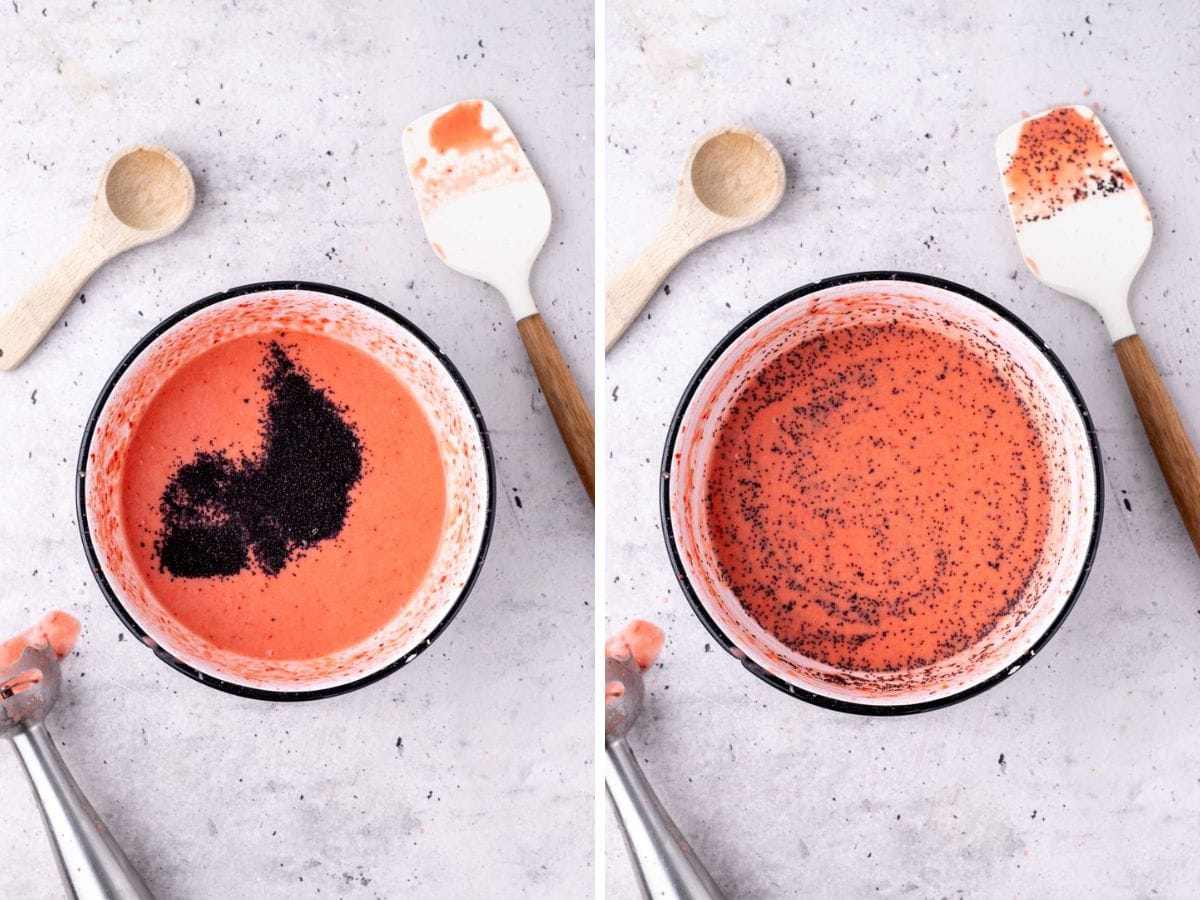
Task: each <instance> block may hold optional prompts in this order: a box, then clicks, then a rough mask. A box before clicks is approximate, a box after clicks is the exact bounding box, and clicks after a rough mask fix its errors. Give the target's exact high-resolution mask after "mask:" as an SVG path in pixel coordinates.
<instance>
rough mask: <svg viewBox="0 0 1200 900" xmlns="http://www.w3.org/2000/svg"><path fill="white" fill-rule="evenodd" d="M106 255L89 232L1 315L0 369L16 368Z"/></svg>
mask: <svg viewBox="0 0 1200 900" xmlns="http://www.w3.org/2000/svg"><path fill="white" fill-rule="evenodd" d="M106 259H107V256H106V255H105V254H103V253H101V252H100V248H99V247H98V246H97V245H96V243H95V242H94V241H92V240H89V237H88V236H87V235H84V237H83V238H82V239H81V240H80V241H79V243H78V244H76V245H75V247H74V249H72V250H71V251H70V252H69V253H68V254H67V255H66V256H64V257H63V258H62V260H61V261H60V262H59V264H58V265H57V266H55V267H54V269H53V270H52V271H51V272H50V274H49V275H47V276H46V277H45V278H43V279H42V280H41V281H39V282H38V283H37V284H36V285H34V287H33V289H32V290H30V291H29V293H27V294H26V295H25V296H24V297H22V298H21V299H20V300H18V301H17V305H16V306H14V307H13V308H12V309H10V310H9V311H8V312H7V313H6V314H5V315H3V316H0V371H5V372H6V371H9V370H11V369H15V368H16V367H17V366H19V365H20V364H21V363H22V362H24V360H25V357H27V356H28V355H29V354H30V353H31V352H33V349H34V348H35V347H37V345H38V344H40V343H41V342H42V338H44V337H45V336H46V335H47V334H48V333H49V331H50V329H51V328H53V327H54V323H55V322H57V321H58V320H59V318H60V317H61V316H62V314H63V312H64V311H65V310H66V308H67V307H68V306H70V305H71V301H72V300H74V299H75V295H76V294H78V293H79V289H80V288H81V287H83V286H84V284H86V283H87V280H88V279H89V278H91V277H92V275H93V274H95V272H96V270H97V269H99V268H100V267H101V266H102V265H104V263H105V261H106Z"/></svg>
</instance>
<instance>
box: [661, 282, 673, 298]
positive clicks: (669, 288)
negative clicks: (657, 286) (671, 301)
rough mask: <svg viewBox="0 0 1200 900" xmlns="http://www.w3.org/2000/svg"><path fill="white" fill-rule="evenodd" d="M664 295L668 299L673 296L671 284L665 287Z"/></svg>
mask: <svg viewBox="0 0 1200 900" xmlns="http://www.w3.org/2000/svg"><path fill="white" fill-rule="evenodd" d="M663 293H664V294H666V295H667V296H668V297H670V296H671V286H670V285H669V284H664V285H663Z"/></svg>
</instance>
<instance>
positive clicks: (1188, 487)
mask: <svg viewBox="0 0 1200 900" xmlns="http://www.w3.org/2000/svg"><path fill="white" fill-rule="evenodd" d="M1113 347H1114V348H1115V349H1116V351H1117V359H1119V360H1120V361H1121V371H1123V372H1124V373H1125V381H1126V382H1128V383H1129V392H1130V393H1131V394H1133V402H1134V405H1135V406H1137V411H1138V415H1139V416H1141V417H1142V425H1143V426H1144V427H1145V429H1146V436H1147V437H1148V438H1149V439H1150V447H1151V449H1153V450H1154V455H1155V457H1156V458H1157V459H1158V466H1159V468H1160V469H1162V473H1163V476H1164V477H1165V478H1166V480H1167V487H1168V488H1170V489H1171V496H1172V497H1173V498H1175V505H1176V506H1177V507H1178V508H1179V515H1180V516H1182V517H1183V524H1184V525H1185V526H1186V527H1187V530H1188V534H1189V535H1190V536H1191V538H1192V543H1193V544H1194V545H1195V546H1196V552H1198V553H1200V457H1197V455H1196V448H1195V447H1194V446H1192V442H1191V440H1190V439H1189V438H1188V434H1187V431H1186V429H1184V427H1183V421H1182V420H1181V419H1180V418H1179V413H1178V412H1177V411H1176V409H1175V404H1174V403H1173V402H1172V401H1171V395H1170V394H1168V393H1167V388H1166V385H1164V384H1163V381H1162V378H1161V377H1160V376H1159V374H1158V369H1156V368H1155V367H1154V361H1153V360H1152V359H1150V354H1149V353H1148V352H1147V351H1146V345H1145V344H1143V343H1142V339H1141V338H1140V337H1138V336H1137V335H1136V334H1135V335H1131V336H1129V337H1126V338H1121V340H1119V341H1117V342H1116V343H1115V344H1113Z"/></svg>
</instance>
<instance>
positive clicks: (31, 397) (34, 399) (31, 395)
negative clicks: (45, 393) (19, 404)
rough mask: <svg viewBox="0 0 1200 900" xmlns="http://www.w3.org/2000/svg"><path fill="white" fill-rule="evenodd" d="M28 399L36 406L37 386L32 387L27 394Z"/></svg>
mask: <svg viewBox="0 0 1200 900" xmlns="http://www.w3.org/2000/svg"><path fill="white" fill-rule="evenodd" d="M29 401H30V402H31V403H32V404H33V405H34V406H37V388H34V389H33V393H32V394H30V395H29Z"/></svg>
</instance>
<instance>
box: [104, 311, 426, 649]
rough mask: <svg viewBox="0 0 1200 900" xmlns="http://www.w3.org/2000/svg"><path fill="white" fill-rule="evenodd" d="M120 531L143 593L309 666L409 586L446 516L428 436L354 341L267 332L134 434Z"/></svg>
mask: <svg viewBox="0 0 1200 900" xmlns="http://www.w3.org/2000/svg"><path fill="white" fill-rule="evenodd" d="M121 471H122V474H121V482H120V494H121V497H120V509H121V516H122V520H123V521H122V527H123V530H124V534H125V539H126V542H127V544H128V547H129V552H130V553H131V554H132V555H133V557H134V559H135V561H136V563H137V565H138V567H139V570H140V571H141V573H142V577H143V578H144V581H145V584H146V588H147V591H148V593H149V594H150V596H152V597H153V598H154V600H155V601H156V602H157V603H158V604H159V605H160V606H161V607H162V609H163V610H164V611H165V612H166V613H167V614H168V615H169V616H170V617H171V618H172V619H174V620H175V621H177V622H178V623H179V624H180V625H182V626H183V627H184V628H185V629H187V630H188V631H190V632H192V633H194V634H196V635H198V636H200V637H201V638H203V639H205V640H206V641H208V642H210V643H211V644H212V645H213V646H215V647H217V648H219V649H221V650H224V651H230V652H234V653H239V654H242V655H244V656H247V657H251V658H256V659H272V660H305V659H316V658H320V657H324V656H327V655H329V654H332V653H335V652H337V651H339V650H343V649H346V648H348V647H351V646H354V645H356V644H358V643H359V642H361V641H363V640H365V639H367V638H369V637H371V636H372V635H373V634H375V633H377V632H378V631H380V629H382V628H383V627H384V626H385V625H387V624H388V623H389V622H390V621H391V620H393V619H394V618H395V616H396V614H397V613H398V612H399V611H400V610H401V609H402V608H404V607H405V606H406V605H407V604H408V603H409V602H410V601H411V600H412V599H413V597H414V595H415V593H416V592H417V590H418V588H419V587H420V586H421V584H422V581H423V580H424V578H425V576H426V574H427V572H428V571H429V568H430V566H431V564H432V562H433V560H434V557H435V555H436V553H437V550H438V546H439V543H440V541H441V539H442V533H443V530H444V528H445V518H446V480H445V474H444V471H443V466H442V461H441V457H440V450H439V446H438V441H437V437H436V435H435V433H434V430H433V427H432V425H431V423H430V421H429V420H428V418H427V417H426V414H425V412H424V410H423V409H422V408H421V406H420V404H419V403H418V402H417V400H416V399H415V398H414V397H413V395H412V394H411V393H410V391H409V389H408V388H407V387H406V386H405V385H404V384H403V383H402V382H401V381H400V380H399V379H398V378H397V377H396V376H395V375H393V374H392V372H391V371H390V370H388V369H387V368H385V367H384V366H383V365H381V364H380V363H379V362H377V361H375V360H374V359H372V358H371V356H369V355H368V354H366V353H364V352H362V351H361V350H359V349H357V348H356V347H354V346H353V345H351V344H349V343H346V342H343V341H339V340H337V339H334V338H330V337H325V336H321V335H315V334H310V333H304V332H299V331H296V332H291V331H274V332H270V333H264V334H261V335H250V336H245V337H238V338H234V339H230V340H226V341H224V342H220V343H217V344H215V345H214V346H212V347H211V348H210V349H208V350H206V351H204V352H203V353H201V354H199V355H198V356H196V357H195V358H193V359H191V360H190V361H188V362H187V363H186V364H184V365H183V366H181V367H180V368H178V369H177V370H175V371H173V372H171V373H169V374H168V375H167V377H166V380H165V381H164V383H163V384H162V385H160V386H159V388H158V390H157V392H156V393H155V395H154V397H153V399H152V400H151V401H150V403H149V405H148V407H147V408H146V409H145V411H144V413H143V414H142V415H141V416H140V417H139V419H138V420H137V421H136V423H135V424H134V430H133V434H132V437H131V438H130V440H129V443H128V447H127V449H126V450H125V455H124V461H123V465H122V469H121Z"/></svg>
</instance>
